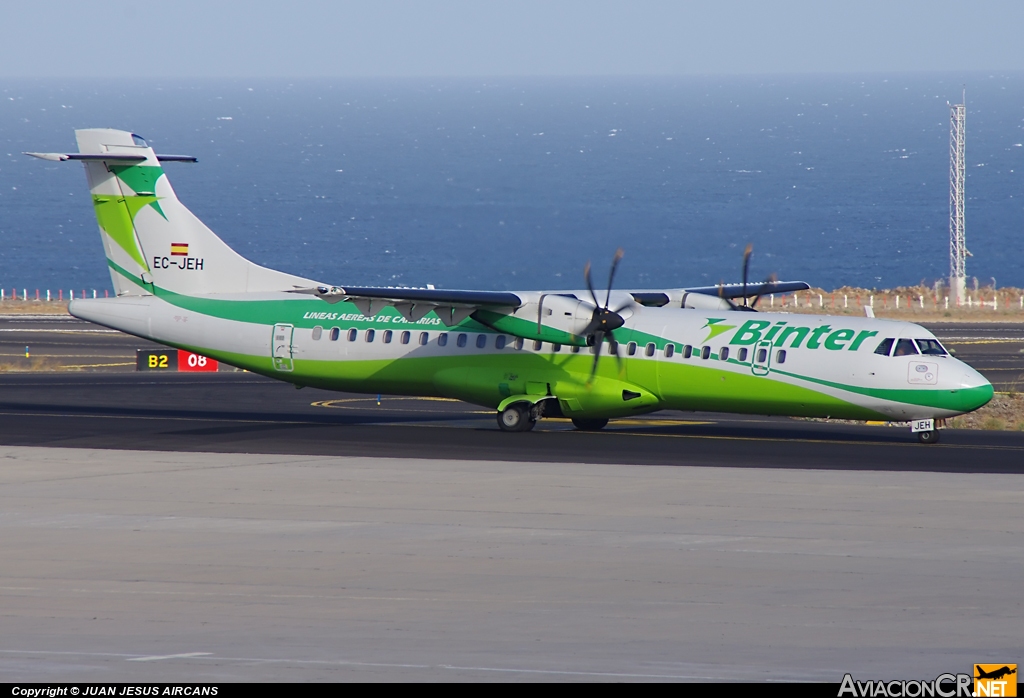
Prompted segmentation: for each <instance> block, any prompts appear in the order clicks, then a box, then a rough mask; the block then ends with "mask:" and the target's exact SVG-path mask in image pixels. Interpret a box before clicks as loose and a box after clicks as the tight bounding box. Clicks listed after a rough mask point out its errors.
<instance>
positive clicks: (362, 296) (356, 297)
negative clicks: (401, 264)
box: [290, 286, 523, 326]
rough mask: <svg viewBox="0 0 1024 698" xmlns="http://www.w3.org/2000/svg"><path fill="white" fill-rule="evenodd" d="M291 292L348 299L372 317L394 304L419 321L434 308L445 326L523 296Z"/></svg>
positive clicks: (350, 289) (517, 302)
mask: <svg viewBox="0 0 1024 698" xmlns="http://www.w3.org/2000/svg"><path fill="white" fill-rule="evenodd" d="M290 293H301V294H307V295H311V296H316V297H317V298H320V299H322V300H324V301H327V302H328V303H338V302H340V301H349V302H350V303H352V304H353V305H355V306H356V307H357V308H359V311H360V312H361V313H362V314H363V315H366V316H367V317H371V316H373V315H374V314H376V313H377V312H379V311H380V310H382V309H384V308H386V307H388V306H393V307H394V308H395V310H397V311H398V312H399V314H401V315H402V316H403V317H404V318H405V319H406V320H409V321H410V322H416V321H418V320H421V319H422V318H423V317H424V316H426V314H427V313H429V312H430V311H434V312H435V313H436V314H437V316H438V317H439V318H441V321H442V322H444V323H445V324H446V325H449V326H451V325H457V324H459V323H460V322H462V321H463V320H464V319H465V318H467V317H469V316H470V315H472V314H473V312H474V311H476V310H481V309H488V310H495V309H499V308H519V307H520V306H522V305H523V299H522V298H520V297H519V296H517V295H516V294H514V293H508V292H506V291H458V290H448V289H434V288H381V287H375V286H346V287H344V288H342V287H340V286H317V287H315V288H299V289H295V290H293V291H290Z"/></svg>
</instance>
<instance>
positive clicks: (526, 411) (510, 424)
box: [498, 402, 537, 431]
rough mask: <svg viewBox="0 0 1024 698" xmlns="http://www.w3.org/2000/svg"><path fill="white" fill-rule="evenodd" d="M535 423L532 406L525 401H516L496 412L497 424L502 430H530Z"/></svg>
mask: <svg viewBox="0 0 1024 698" xmlns="http://www.w3.org/2000/svg"><path fill="white" fill-rule="evenodd" d="M536 424H537V418H536V417H535V416H534V415H533V407H532V406H531V405H530V404H528V403H525V402H516V403H513V404H511V405H509V406H508V407H506V408H505V409H504V410H502V411H501V412H499V413H498V426H499V427H501V430H502V431H530V429H533V427H534V426H535V425H536Z"/></svg>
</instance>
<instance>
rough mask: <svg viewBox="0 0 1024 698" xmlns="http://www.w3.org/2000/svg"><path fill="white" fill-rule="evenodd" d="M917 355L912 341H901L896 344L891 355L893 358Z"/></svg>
mask: <svg viewBox="0 0 1024 698" xmlns="http://www.w3.org/2000/svg"><path fill="white" fill-rule="evenodd" d="M916 353H917V347H915V346H914V340H912V339H901V340H899V341H898V342H896V351H894V352H893V353H892V355H893V356H913V355H914V354H916Z"/></svg>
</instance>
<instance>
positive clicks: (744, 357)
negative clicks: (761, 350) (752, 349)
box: [739, 347, 747, 361]
mask: <svg viewBox="0 0 1024 698" xmlns="http://www.w3.org/2000/svg"><path fill="white" fill-rule="evenodd" d="M739 359H740V361H746V360H747V348H746V347H743V348H742V349H740V356H739Z"/></svg>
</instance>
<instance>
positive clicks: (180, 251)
mask: <svg viewBox="0 0 1024 698" xmlns="http://www.w3.org/2000/svg"><path fill="white" fill-rule="evenodd" d="M171 256H172V257H188V243H187V242H172V243H171Z"/></svg>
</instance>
